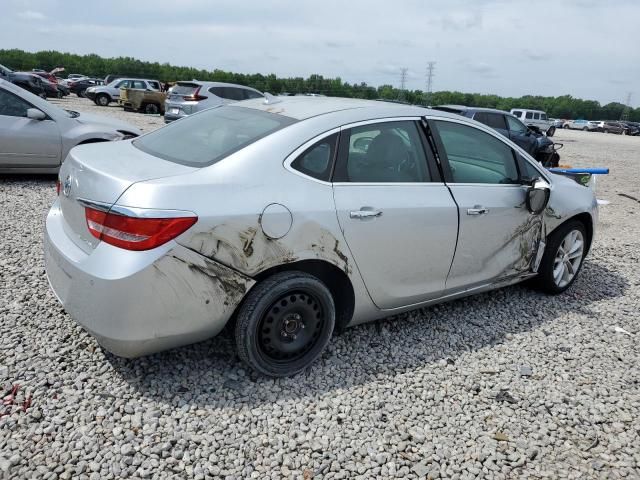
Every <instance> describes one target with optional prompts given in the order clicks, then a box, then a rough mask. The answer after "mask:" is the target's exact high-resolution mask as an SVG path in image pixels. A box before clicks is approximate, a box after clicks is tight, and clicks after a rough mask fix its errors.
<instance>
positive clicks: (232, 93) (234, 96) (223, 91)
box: [209, 87, 245, 101]
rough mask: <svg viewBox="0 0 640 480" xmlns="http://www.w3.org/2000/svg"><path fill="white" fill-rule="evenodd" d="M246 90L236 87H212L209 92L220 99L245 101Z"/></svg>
mask: <svg viewBox="0 0 640 480" xmlns="http://www.w3.org/2000/svg"><path fill="white" fill-rule="evenodd" d="M244 90H245V89H244V88H235V87H211V88H210V89H209V91H210V92H211V93H213V94H214V95H217V96H218V97H220V98H224V99H226V100H235V101H240V100H244V99H245V96H244Z"/></svg>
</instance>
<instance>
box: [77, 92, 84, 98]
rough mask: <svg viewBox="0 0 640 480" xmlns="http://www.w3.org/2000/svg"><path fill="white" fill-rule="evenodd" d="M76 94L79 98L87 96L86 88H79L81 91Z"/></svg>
mask: <svg viewBox="0 0 640 480" xmlns="http://www.w3.org/2000/svg"><path fill="white" fill-rule="evenodd" d="M76 95H77V96H78V97H79V98H84V97H85V90H79V91H78V92H77V93H76Z"/></svg>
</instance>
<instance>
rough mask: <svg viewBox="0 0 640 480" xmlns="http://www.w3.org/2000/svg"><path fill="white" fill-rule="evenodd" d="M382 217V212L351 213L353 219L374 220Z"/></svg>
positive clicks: (362, 211) (364, 211) (363, 211)
mask: <svg viewBox="0 0 640 480" xmlns="http://www.w3.org/2000/svg"><path fill="white" fill-rule="evenodd" d="M380 215H382V212H381V211H380V210H357V211H355V212H351V213H349V216H350V217H351V218H357V219H360V220H362V219H363V218H374V217H379V216H380Z"/></svg>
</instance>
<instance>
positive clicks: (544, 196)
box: [526, 178, 551, 215]
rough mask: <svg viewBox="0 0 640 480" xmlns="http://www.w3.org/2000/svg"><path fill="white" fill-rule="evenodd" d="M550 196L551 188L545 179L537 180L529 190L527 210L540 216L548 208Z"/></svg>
mask: <svg viewBox="0 0 640 480" xmlns="http://www.w3.org/2000/svg"><path fill="white" fill-rule="evenodd" d="M550 195H551V186H550V185H549V184H548V183H547V182H545V181H544V180H543V179H541V178H536V179H535V180H534V181H533V185H532V186H531V187H529V189H528V190H527V200H526V203H527V210H529V212H531V213H533V214H534V215H538V214H539V213H541V212H542V211H543V210H544V209H545V208H546V207H547V203H549V196H550Z"/></svg>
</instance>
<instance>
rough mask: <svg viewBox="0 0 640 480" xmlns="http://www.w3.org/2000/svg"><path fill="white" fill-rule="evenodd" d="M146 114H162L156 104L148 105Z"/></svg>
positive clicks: (145, 109) (145, 108) (145, 107)
mask: <svg viewBox="0 0 640 480" xmlns="http://www.w3.org/2000/svg"><path fill="white" fill-rule="evenodd" d="M144 113H146V114H147V115H157V114H158V113H160V107H158V105H156V104H155V103H147V104H146V105H145V106H144Z"/></svg>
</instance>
